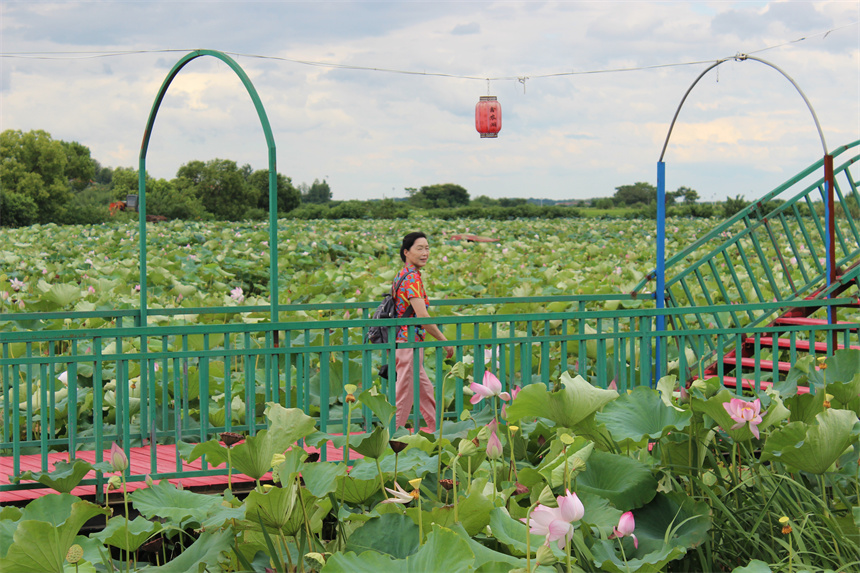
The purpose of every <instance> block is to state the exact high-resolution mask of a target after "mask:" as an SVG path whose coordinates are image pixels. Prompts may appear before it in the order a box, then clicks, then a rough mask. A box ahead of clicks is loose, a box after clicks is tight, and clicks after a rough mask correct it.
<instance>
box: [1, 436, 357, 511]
mask: <svg viewBox="0 0 860 573" xmlns="http://www.w3.org/2000/svg"><path fill="white" fill-rule="evenodd" d="M304 449H305V451H307V452H308V453H315V452H319V449H317V448H313V447H310V446H304ZM325 453H326V459H327V460H328V461H342V460H343V450H341V449H338V448H335V447H334V446H333V445H332V444H331V442H326V452H325ZM150 456H151V446H143V447H139V448H131V451H130V456H129V469H130V472H131V474H132V475H137V476H143V475H147V474H151V473H152V472H151V469H150V468H151V465H150V463H151V458H150ZM349 457H350V459H351V460H352V459H357V458H360V457H361V456H360V455H358V454H357V453H355V452H350V456H349ZM155 458H156V464H157V473H161V474H175V473H179V472H182V471H186V472H190V471H199V470H202V461H201V460H200V459H197V460H195V461H194V462H192V463H186V462H185V461H184V460H182V459H181V458H180V459H179V464H180V465H179V466H178V467H177V459H176V458H177V456H176V448H175V446H172V445H162V446H156V452H155ZM68 459H69V456H68V454H67V453H65V452H51V453H49V454H48V467H47V468H42V456H41V455H40V454H32V455H24V456H20V468H21V472H25V471H27V470H30V471H32V472H41V471H43V470H44V469H47V470H52V469H53V468H54V462H58V461H68ZM76 459H81V460H86V461H88V462H90V463H95V461H96V452H95V451H79V452H77V453H76ZM102 459H104V460H108V459H110V452H109V451H105V452H103V453H102ZM13 468H14V466H13V459H12V457H11V456H7V457H0V486H8V485H10V484H12V483H13V482H12V480H11V478H10V475H11V474H12V472H13ZM224 468H225V466H224V464H222V465H220V466H218V468H217V469H220V470H224ZM225 471H226V470H225ZM94 478H95V472H90V473H89V474H87V476H86V477H85V479H94ZM270 479H271V474H270V473H269V474H266V475H265V476H263V478H262V480H270ZM232 480H233V483H234V484H237V483H243V482H253V481H254V480H253V479H252V478H250V477H248V476H246V475H244V474H237V473H235V472H234V473H233V477H232ZM106 481H107V480H105V482H106ZM169 481H170V482H171V483H173V484H182V487H183V488H185V489H212V488H213V487H219V486H222V485H223V486H224V487H225V488H226V485H227V475H226V474H225V475H210V476H195V477H182V478H177V479H170V480H169ZM18 485H19V486H20V487H22V488H26V489H16V490H12V491H0V503H2V504H7V503H22V502H27V501H29V500H32V499H36V498H37V497H41V496H43V495H45V494H49V493H56V492H55V491H54V490H53V489H51V488H49V487H45V486H42V484H40V483H38V482H33V481H22V482H20V483H19V484H18ZM33 486H35V487H33ZM104 487H107V485H106V484H105V486H104ZM142 487H146V483H145V482H143V481H133V482H129V483H128V484H127V489H128V491H133V490H135V489H139V488H142ZM71 493H72V495H76V496H78V497H84V498H85V497H95V495H96V486H95V485H82V486H78V487H76V488H74V489H73V490H72V491H71ZM113 494H114V495H115V494H116V492H113Z"/></svg>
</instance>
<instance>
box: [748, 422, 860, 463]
mask: <svg viewBox="0 0 860 573" xmlns="http://www.w3.org/2000/svg"><path fill="white" fill-rule="evenodd" d="M815 420H816V422H817V424H807V423H804V422H792V423H790V424H788V425H787V426H785V427H783V428H780V429H778V430H776V431H775V432H773V434H771V435H770V437H769V438H768V440H767V442H765V445H764V450H763V452H762V460H764V461H768V460H776V461H779V462H782V463H784V464H787V465H789V466H791V467H793V468H796V469H798V470H801V471H806V472H811V473H814V474H823V473H825V472H826V471H828V470H829V469H830V467H831V466H832V465H833V463H834V462H835V461H836V460H837V459H838V458H839V456H841V455H842V454H843V453H844V452H845V450H846V449H848V446H850V445H851V444H853V443H854V442H856V441H857V439H858V437H860V420H858V419H857V414H855V413H854V412H852V411H850V410H834V409H828V410H825V411H824V412H821V413H820V414H818V415H817V416H816V417H815Z"/></svg>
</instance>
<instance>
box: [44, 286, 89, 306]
mask: <svg viewBox="0 0 860 573" xmlns="http://www.w3.org/2000/svg"><path fill="white" fill-rule="evenodd" d="M79 298H81V287H79V286H77V285H70V284H54V285H51V288H50V290H48V292H46V293H45V294H44V295H42V300H47V301H49V302H53V303H54V304H56V305H58V306H59V307H61V308H65V307H67V306H68V305H70V304H72V303H73V302H75V301H76V300H78V299H79Z"/></svg>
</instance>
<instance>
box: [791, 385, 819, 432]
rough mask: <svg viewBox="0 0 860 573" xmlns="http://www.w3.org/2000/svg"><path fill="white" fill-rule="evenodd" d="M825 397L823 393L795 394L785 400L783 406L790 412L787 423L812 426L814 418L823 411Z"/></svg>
mask: <svg viewBox="0 0 860 573" xmlns="http://www.w3.org/2000/svg"><path fill="white" fill-rule="evenodd" d="M826 397H827V396H826V395H825V394H824V392H816V393H815V394H795V395H794V396H791V397H790V398H786V400H785V405H786V407H787V408H788V410H789V412H791V415H790V416H789V417H788V419H789V421H791V422H806V423H807V424H814V423H815V416H817V415H818V414H820V413H821V412H823V411H824V399H825V398H826Z"/></svg>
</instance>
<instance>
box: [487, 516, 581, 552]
mask: <svg viewBox="0 0 860 573" xmlns="http://www.w3.org/2000/svg"><path fill="white" fill-rule="evenodd" d="M574 525H576V524H574ZM490 530H491V531H492V532H493V537H495V538H496V539H497V540H498V541H499V543H503V544H505V545H506V546H507V547H508V550H509V551H510V552H511V555H514V556H517V557H525V555H526V535H527V533H528V530H529V528H528V527H526V524H525V523H523V522H522V521H519V520H517V519H514V518H513V517H511V516H510V514H509V513H508V511H507V510H506V509H505V508H503V507H497V508H495V509H494V510H493V511H491V512H490ZM544 541H545V539H544V538H543V537H539V536H537V535H532V536H531V547H530V549H531V552H532V558H534V554H535V552H536V551H537V550H538V547H540V546H541V545H543V542H544ZM549 547H550V549H552V552H553V555H555V556H556V558H558V559H564V551H561V550H560V549H559V548H558V545H556V544H555V543H550V545H549Z"/></svg>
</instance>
